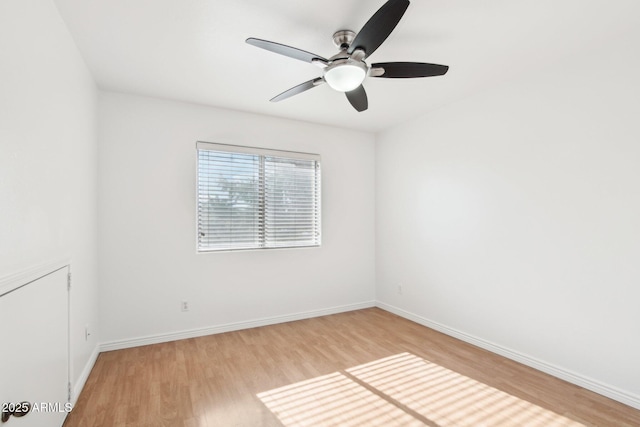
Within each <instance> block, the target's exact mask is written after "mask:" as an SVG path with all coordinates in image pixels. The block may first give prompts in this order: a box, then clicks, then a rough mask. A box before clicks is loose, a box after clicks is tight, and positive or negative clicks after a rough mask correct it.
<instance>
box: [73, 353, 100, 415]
mask: <svg viewBox="0 0 640 427" xmlns="http://www.w3.org/2000/svg"><path fill="white" fill-rule="evenodd" d="M99 354H100V345H99V344H98V345H96V346H95V348H94V349H93V351H92V352H91V356H89V360H88V361H87V364H86V365H84V369H83V370H82V373H81V374H80V378H78V380H77V381H76V383H75V384H74V386H73V390H71V405H72V406H75V404H76V402H77V401H78V396H80V393H81V392H82V389H83V388H84V385H85V384H86V382H87V379H88V378H89V374H90V373H91V370H92V369H93V365H95V364H96V360H97V359H98V355H99Z"/></svg>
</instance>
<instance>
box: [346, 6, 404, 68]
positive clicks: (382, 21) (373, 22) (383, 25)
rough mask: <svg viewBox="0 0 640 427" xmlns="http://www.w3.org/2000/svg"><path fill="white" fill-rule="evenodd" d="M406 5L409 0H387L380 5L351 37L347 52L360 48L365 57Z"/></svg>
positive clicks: (389, 32)
mask: <svg viewBox="0 0 640 427" xmlns="http://www.w3.org/2000/svg"><path fill="white" fill-rule="evenodd" d="M408 7H409V0H389V1H388V2H386V3H385V4H384V5H382V7H381V8H380V9H378V11H377V12H376V13H374V14H373V16H372V17H371V18H369V20H368V21H367V23H366V24H364V26H363V27H362V29H361V30H360V32H359V33H358V34H357V35H356V38H355V39H353V42H352V43H351V45H350V46H349V49H348V50H347V53H348V54H349V55H351V54H352V53H353V52H354V51H355V50H356V49H362V50H364V52H365V58H366V57H367V56H369V55H371V54H372V53H373V52H375V50H376V49H377V48H378V47H380V45H381V44H382V43H383V42H384V41H385V40H386V39H387V37H389V34H391V32H392V31H393V29H394V28H395V27H396V25H398V22H400V19H401V18H402V15H404V12H405V11H406V10H407V8H408Z"/></svg>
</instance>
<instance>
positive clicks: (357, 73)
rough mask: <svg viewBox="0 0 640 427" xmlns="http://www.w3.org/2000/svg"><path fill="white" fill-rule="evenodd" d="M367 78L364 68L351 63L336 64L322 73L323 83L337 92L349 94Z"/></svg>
mask: <svg viewBox="0 0 640 427" xmlns="http://www.w3.org/2000/svg"><path fill="white" fill-rule="evenodd" d="M366 76H367V71H366V66H365V67H363V66H361V65H359V64H358V65H356V64H352V63H348V62H347V63H343V64H336V65H335V66H334V67H329V68H327V69H326V71H325V73H324V79H325V81H326V82H327V83H328V84H329V86H331V88H332V89H335V90H337V91H339V92H349V91H352V90H354V89H355V88H357V87H358V86H360V85H361V84H362V82H363V81H364V78H365V77H366Z"/></svg>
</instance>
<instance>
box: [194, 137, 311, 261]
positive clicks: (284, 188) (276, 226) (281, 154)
mask: <svg viewBox="0 0 640 427" xmlns="http://www.w3.org/2000/svg"><path fill="white" fill-rule="evenodd" d="M197 152H198V186H197V187H198V189H197V191H198V250H199V251H215V250H236V249H269V248H282V247H300V246H319V245H320V238H321V232H320V201H321V197H320V182H321V179H320V156H318V155H315V154H308V153H296V152H287V151H278V150H266V149H260V148H251V147H240V146H231V145H225V144H213V143H203V142H199V143H198V144H197Z"/></svg>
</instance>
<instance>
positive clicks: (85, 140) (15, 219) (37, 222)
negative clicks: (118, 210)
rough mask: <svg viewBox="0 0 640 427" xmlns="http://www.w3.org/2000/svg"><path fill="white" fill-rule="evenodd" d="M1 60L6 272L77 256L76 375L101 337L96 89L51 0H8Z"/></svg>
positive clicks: (1, 224) (0, 246) (2, 260)
mask: <svg viewBox="0 0 640 427" xmlns="http://www.w3.org/2000/svg"><path fill="white" fill-rule="evenodd" d="M0 62H1V65H0V277H3V276H7V275H10V274H13V273H16V272H18V271H20V270H23V269H27V268H31V267H33V266H34V265H38V264H41V263H43V262H48V261H51V260H54V259H60V258H65V259H67V258H69V259H70V260H71V266H72V271H73V274H74V288H73V292H72V311H71V348H72V372H73V378H72V380H74V381H75V380H77V379H78V378H79V376H80V375H81V374H82V371H83V369H84V368H85V366H86V364H87V361H88V360H89V356H90V354H91V352H92V351H93V350H94V348H95V347H96V338H97V336H96V335H97V331H96V334H94V336H93V337H92V338H91V339H90V340H89V341H85V339H84V325H85V324H87V323H88V324H90V325H92V326H93V327H96V326H97V319H98V315H97V299H96V296H97V262H96V251H97V243H96V239H97V211H96V208H97V199H96V188H97V173H96V164H97V161H96V150H97V137H96V117H95V114H96V98H97V89H96V87H95V84H94V82H93V80H92V77H91V76H90V74H89V72H88V70H87V68H86V67H85V64H84V62H83V60H82V58H81V56H80V54H79V53H78V51H77V49H76V46H75V44H74V42H73V40H72V39H71V36H70V35H69V33H68V31H67V29H66V27H65V25H64V23H63V22H62V20H61V18H60V16H59V15H58V11H57V10H56V8H55V6H54V4H53V2H52V1H48V0H3V1H2V2H0Z"/></svg>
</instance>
